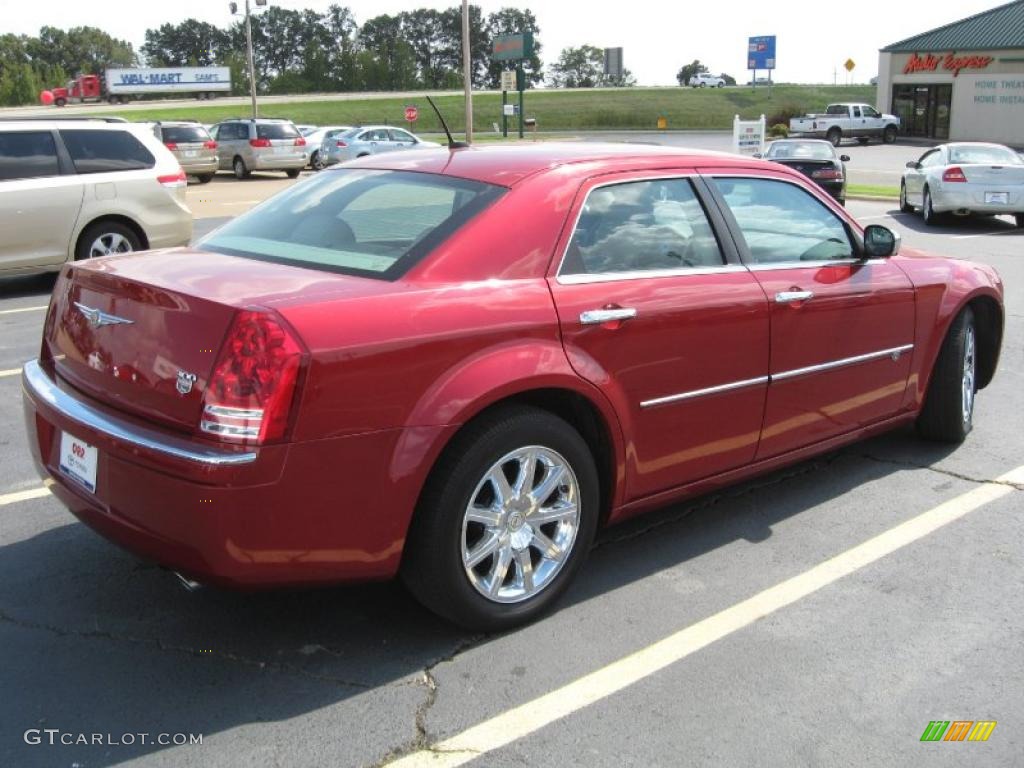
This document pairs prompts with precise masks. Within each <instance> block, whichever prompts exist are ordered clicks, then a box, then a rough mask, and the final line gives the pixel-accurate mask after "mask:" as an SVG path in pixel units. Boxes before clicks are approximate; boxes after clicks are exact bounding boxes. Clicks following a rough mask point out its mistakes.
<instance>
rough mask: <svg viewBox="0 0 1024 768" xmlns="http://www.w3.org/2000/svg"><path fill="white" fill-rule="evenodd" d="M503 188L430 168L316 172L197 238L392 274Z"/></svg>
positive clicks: (227, 248) (203, 244)
mask: <svg viewBox="0 0 1024 768" xmlns="http://www.w3.org/2000/svg"><path fill="white" fill-rule="evenodd" d="M504 191H505V189H504V187H498V186H494V185H492V184H483V183H481V182H474V181H466V180H464V179H455V178H451V177H449V176H440V175H435V174H428V173H411V172H405V171H370V170H359V169H351V170H349V169H346V170H338V171H331V172H328V173H321V174H318V175H317V176H314V177H312V178H311V179H310V180H309V181H306V182H304V183H302V184H297V185H295V186H293V187H290V188H289V189H288V190H287V191H285V192H282V193H281V194H279V195H277V196H275V197H273V198H271V199H270V200H268V201H267V202H266V203H264V204H263V205H260V206H257V207H256V208H254V209H253V210H252V211H250V212H249V213H247V214H245V215H243V216H240V217H239V218H237V219H235V220H234V221H232V222H231V223H229V224H227V225H225V226H224V227H222V228H221V229H219V230H217V231H216V232H214V233H212V234H210V235H209V236H207V237H206V238H204V239H203V240H201V241H200V243H199V245H198V247H199V248H200V249H201V250H207V251H216V252H217V253H226V254H229V255H233V256H243V257H248V258H253V259H260V260H263V261H273V262H279V263H282V264H293V265H296V266H300V267H309V268H312V269H324V270H328V271H333V272H344V273H349V274H356V275H362V276H365V277H378V278H384V279H387V280H393V279H395V278H397V277H399V276H400V275H402V274H403V273H404V272H405V271H406V270H408V269H409V267H411V266H412V265H413V264H414V263H415V262H416V261H418V260H419V259H420V258H422V257H423V256H424V255H426V254H427V253H429V252H430V251H431V250H432V249H433V248H434V247H436V246H437V245H438V244H440V243H441V242H443V241H444V240H445V239H446V238H447V237H449V236H450V235H451V234H452V233H453V232H454V231H455V230H456V229H457V228H458V227H460V226H461V225H462V224H464V223H465V222H466V221H468V220H469V219H471V218H472V217H473V216H475V215H476V214H477V213H479V212H480V211H481V210H483V209H484V208H485V207H487V206H488V205H490V203H492V202H493V201H494V200H496V199H497V198H498V197H500V196H501V194H502V193H503V192H504Z"/></svg>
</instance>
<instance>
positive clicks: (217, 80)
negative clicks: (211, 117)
mask: <svg viewBox="0 0 1024 768" xmlns="http://www.w3.org/2000/svg"><path fill="white" fill-rule="evenodd" d="M228 93H231V70H230V69H229V68H228V67H152V68H144V69H143V68H121V69H107V70H106V71H104V73H103V76H102V77H101V76H99V75H79V76H78V77H76V78H75V79H74V80H70V81H69V82H68V83H67V85H66V86H64V87H63V88H53V89H52V90H48V91H43V92H42V93H41V94H40V95H39V98H40V101H42V103H43V104H53V105H55V106H58V107H63V106H65V105H66V104H76V103H77V104H84V103H88V102H98V101H103V100H106V101H109V102H110V103H111V104H123V103H124V102H126V101H128V100H129V99H139V98H142V97H143V96H151V95H162V94H166V95H170V96H178V97H182V96H194V97H195V98H197V99H212V98H215V97H216V96H218V95H220V94H228Z"/></svg>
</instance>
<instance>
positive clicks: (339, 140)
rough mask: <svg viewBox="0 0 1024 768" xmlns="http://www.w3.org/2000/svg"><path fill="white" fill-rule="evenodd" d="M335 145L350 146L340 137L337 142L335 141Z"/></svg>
mask: <svg viewBox="0 0 1024 768" xmlns="http://www.w3.org/2000/svg"><path fill="white" fill-rule="evenodd" d="M334 146H336V147H347V146H348V144H346V143H345V142H344V141H342V140H341V139H338V140H337V141H336V142H334Z"/></svg>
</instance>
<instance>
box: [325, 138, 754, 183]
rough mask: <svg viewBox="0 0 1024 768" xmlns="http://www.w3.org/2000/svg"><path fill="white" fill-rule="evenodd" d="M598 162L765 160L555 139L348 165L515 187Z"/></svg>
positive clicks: (661, 164)
mask: <svg viewBox="0 0 1024 768" xmlns="http://www.w3.org/2000/svg"><path fill="white" fill-rule="evenodd" d="M595 163H597V164H601V163H604V164H606V165H609V166H621V167H614V168H611V167H610V170H630V169H636V170H647V169H657V168H666V167H671V168H680V167H696V166H700V165H713V166H715V167H723V166H746V167H750V166H751V165H754V166H755V167H757V166H760V165H762V161H760V160H753V159H750V158H745V157H742V156H739V155H732V154H728V153H725V152H712V151H710V150H701V149H688V148H684V147H664V146H658V145H647V144H610V143H608V144H601V143H596V142H595V143H591V142H558V141H551V142H542V143H536V144H528V145H522V144H520V145H515V146H504V147H501V146H498V147H494V146H486V147H478V146H477V147H460V148H457V149H448V148H446V147H443V146H442V147H441V148H438V149H423V150H417V151H416V152H385V153H381V154H379V155H369V156H367V157H365V158H361V159H358V160H355V161H352V162H349V163H346V164H345V165H344V167H345V168H353V167H356V168H377V169H382V170H403V171H416V172H420V173H436V174H442V175H448V176H456V177H459V178H465V179H471V180H473V181H482V182H486V183H489V184H499V185H502V186H512V185H514V184H516V183H518V182H520V181H522V180H523V179H526V178H528V177H530V176H533V175H534V174H537V173H541V172H545V171H553V170H555V169H558V168H566V167H569V166H579V167H580V168H581V170H580V173H589V172H591V171H592V170H593V169H592V168H588V169H587V170H583V167H584V166H588V165H592V164H595ZM764 165H767V163H764Z"/></svg>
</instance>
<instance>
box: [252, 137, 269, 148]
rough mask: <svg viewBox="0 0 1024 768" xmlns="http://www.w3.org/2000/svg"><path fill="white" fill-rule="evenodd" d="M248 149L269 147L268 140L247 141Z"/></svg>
mask: <svg viewBox="0 0 1024 768" xmlns="http://www.w3.org/2000/svg"><path fill="white" fill-rule="evenodd" d="M249 146H250V147H269V146H270V139H249Z"/></svg>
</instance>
